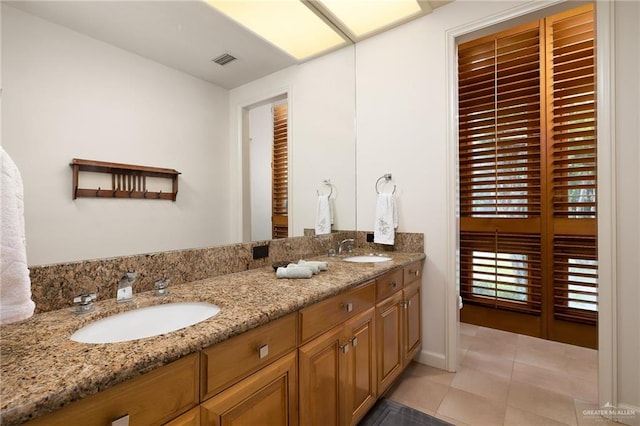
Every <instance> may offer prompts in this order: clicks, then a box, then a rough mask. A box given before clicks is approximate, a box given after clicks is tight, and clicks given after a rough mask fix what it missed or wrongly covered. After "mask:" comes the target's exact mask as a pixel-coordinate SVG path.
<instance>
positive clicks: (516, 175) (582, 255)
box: [458, 5, 597, 347]
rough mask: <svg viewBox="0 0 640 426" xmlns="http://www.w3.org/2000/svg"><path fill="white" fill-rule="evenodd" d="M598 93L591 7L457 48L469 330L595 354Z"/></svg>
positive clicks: (464, 315)
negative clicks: (500, 331)
mask: <svg viewBox="0 0 640 426" xmlns="http://www.w3.org/2000/svg"><path fill="white" fill-rule="evenodd" d="M595 85H596V79H595V25H594V12H593V5H586V6H582V7H580V8H577V9H573V10H570V11H567V12H563V13H560V14H557V15H553V16H550V17H547V18H545V19H543V20H540V21H536V22H533V23H530V24H527V25H522V26H519V27H516V28H513V29H510V30H507V31H503V32H500V33H497V34H493V35H490V36H486V37H483V38H480V39H478V40H473V41H470V42H467V43H463V44H460V45H459V46H458V90H459V92H458V97H459V105H458V107H459V108H458V110H459V129H458V135H459V179H460V181H459V208H460V213H459V214H460V292H461V295H462V297H463V300H464V301H465V308H463V311H462V314H461V315H462V318H463V320H464V319H465V318H466V319H467V320H469V321H470V322H475V323H480V324H481V325H488V326H493V327H498V328H504V329H508V330H509V329H510V330H512V331H518V332H525V333H527V334H533V335H538V336H540V337H546V338H551V339H554V340H561V341H566V342H572V343H578V344H582V345H585V346H592V347H595V345H596V343H597V339H596V336H597V335H596V332H595V327H593V326H594V325H595V324H596V322H597V250H596V248H597V244H596V241H597V240H596V172H597V164H596V92H595V90H596V87H595ZM483 309H484V310H483ZM486 309H489V310H493V311H494V312H498V311H499V312H502V313H499V314H496V316H495V317H493V319H490V314H488V313H487V312H488V311H486ZM465 311H466V312H465ZM505 312H507V313H505ZM527 321H529V325H528V326H522V325H518V326H515V325H513V324H514V323H515V322H523V323H524V322H527ZM583 326H591V328H590V329H587V328H585V327H583ZM587 335H588V336H587ZM585 336H587V337H585Z"/></svg>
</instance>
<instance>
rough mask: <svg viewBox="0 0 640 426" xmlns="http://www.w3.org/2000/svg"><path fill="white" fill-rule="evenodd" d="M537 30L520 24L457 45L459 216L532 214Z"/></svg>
mask: <svg viewBox="0 0 640 426" xmlns="http://www.w3.org/2000/svg"><path fill="white" fill-rule="evenodd" d="M539 32H540V31H539V26H538V25H537V24H535V25H528V26H527V27H525V28H521V29H518V30H516V31H509V32H508V33H507V34H503V35H501V36H500V37H495V38H494V37H490V38H489V39H488V40H487V39H486V38H484V39H481V40H480V41H479V42H475V43H474V42H471V43H470V44H469V43H468V44H466V45H461V46H460V48H459V51H458V67H459V68H458V69H459V74H458V87H459V99H460V105H459V114H460V116H459V122H460V125H459V149H460V153H459V156H460V157H459V165H460V169H459V170H460V171H459V172H460V181H461V182H460V210H461V216H463V217H499V216H501V215H504V216H507V215H508V217H532V216H537V215H539V213H540V47H539V44H540V35H539ZM485 40H486V41H485Z"/></svg>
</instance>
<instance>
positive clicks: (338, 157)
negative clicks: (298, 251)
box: [1, 1, 356, 265]
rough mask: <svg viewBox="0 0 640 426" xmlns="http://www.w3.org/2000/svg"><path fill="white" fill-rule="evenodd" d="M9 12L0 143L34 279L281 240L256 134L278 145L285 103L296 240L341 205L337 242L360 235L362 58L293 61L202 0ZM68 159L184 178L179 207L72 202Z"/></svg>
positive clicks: (18, 7) (284, 199) (289, 232)
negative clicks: (115, 262)
mask: <svg viewBox="0 0 640 426" xmlns="http://www.w3.org/2000/svg"><path fill="white" fill-rule="evenodd" d="M2 11H3V12H2V33H3V34H2V74H1V77H2V84H3V94H2V102H3V103H2V117H3V126H2V137H3V146H4V147H5V149H6V150H7V152H9V154H11V156H12V157H14V160H17V163H18V165H19V166H21V172H22V175H23V180H24V182H25V193H26V194H27V195H26V199H25V202H26V203H28V206H27V207H26V225H27V249H28V261H29V264H30V265H40V264H46V263H58V262H65V261H75V260H84V259H92V258H101V257H111V256H122V255H129V254H137V253H149V252H154V251H166V250H176V249H186V248H190V247H194V248H195V247H206V246H214V245H221V244H230V243H238V242H243V241H255V240H264V239H270V238H271V237H272V236H273V235H270V232H269V231H270V230H271V231H272V229H271V228H272V226H271V223H270V222H271V217H272V216H273V209H272V206H271V204H269V201H271V200H272V198H273V197H272V194H271V192H272V188H271V187H272V183H271V182H270V181H271V179H270V177H271V176H272V175H273V173H272V172H271V162H272V155H271V153H272V151H273V149H272V147H267V148H266V149H265V147H264V146H263V147H258V146H257V144H258V141H257V140H258V139H259V137H258V136H256V135H255V134H254V135H252V134H251V132H250V129H251V128H253V127H258V126H257V124H258V123H259V122H260V120H262V121H263V122H264V123H266V126H267V127H268V129H267V130H266V133H269V132H271V133H273V118H272V116H270V115H269V114H270V111H271V109H272V108H273V107H274V106H277V105H280V104H283V103H284V104H286V106H287V110H288V111H287V112H288V118H287V120H288V134H287V137H286V146H287V150H288V153H287V154H288V158H287V165H286V167H287V182H286V183H287V189H286V195H283V196H281V197H280V201H279V202H280V203H284V205H285V207H286V214H287V229H286V231H285V235H286V236H301V235H303V234H304V233H305V230H312V229H314V225H315V215H316V206H317V201H318V195H319V194H326V193H329V192H330V193H331V204H332V206H333V209H334V224H333V230H352V229H355V228H356V182H355V179H356V169H355V166H356V159H355V150H356V145H355V139H356V131H355V72H354V71H355V48H354V46H353V45H347V46H346V47H342V48H338V49H337V50H334V51H332V52H330V53H327V54H325V55H322V56H319V57H316V58H314V59H311V60H307V61H304V62H297V61H296V60H295V59H293V58H292V57H291V56H289V55H287V54H285V53H284V52H282V51H280V50H279V49H277V48H275V47H274V46H272V45H270V44H269V43H268V42H266V41H264V40H262V39H260V38H259V37H257V36H256V35H254V34H253V33H251V32H249V31H248V30H246V29H244V28H243V27H241V26H240V25H239V24H236V23H235V22H233V21H231V20H230V19H229V18H226V17H225V16H224V15H222V14H221V13H219V12H217V11H216V10H214V9H212V8H211V7H210V6H209V5H207V4H206V3H205V2H204V1H169V2H153V1H152V2H149V1H125V2H115V1H105V2H95V1H74V2H66V1H29V2H20V1H16V2H13V1H9V2H3V5H2ZM219 53H228V54H231V55H234V54H235V56H236V57H237V60H236V61H234V62H232V63H230V64H229V65H225V66H220V65H218V64H216V63H214V62H213V61H212V59H213V58H215V56H216V55H217V54H219ZM148 60H150V61H151V62H149V61H148ZM147 70H150V72H151V74H150V75H149V77H148V78H147V77H146V75H147V74H145V73H146V72H147ZM175 70H178V72H175ZM193 77H196V78H193ZM203 81H209V82H210V83H214V84H216V86H212V85H208V84H206V83H203ZM34 82H35V83H34ZM211 97H214V98H215V101H214V102H210V99H211ZM192 100H195V101H196V102H197V103H198V102H199V103H202V106H201V105H196V106H195V107H194V106H193V102H192ZM261 107H262V108H263V111H262V112H264V111H266V112H267V115H266V116H262V118H260V116H259V113H260V111H261V110H260V108H261ZM199 114H200V115H202V116H203V117H198V115H199ZM252 118H253V119H252ZM197 120H199V121H197ZM194 121H196V122H197V123H198V124H197V126H195V127H196V128H194V126H191V123H192V122H194ZM198 126H199V127H198ZM167 130H168V131H167ZM253 131H257V132H258V133H259V132H265V130H264V129H263V130H255V129H253ZM168 133H171V134H168ZM194 141H196V142H194ZM269 143H272V142H269ZM54 147H55V149H54ZM34 152H38V153H42V155H38V156H33V153H34ZM260 157H263V158H260ZM72 158H86V159H90V160H99V161H112V162H120V163H128V164H140V165H149V166H158V167H169V168H175V169H177V170H179V171H180V172H182V175H181V176H180V190H179V193H178V199H177V201H176V202H175V203H171V202H168V203H165V204H161V203H160V202H156V203H150V202H147V201H145V200H113V199H112V200H106V199H104V200H102V199H101V200H95V199H85V200H80V201H74V200H72V199H71V197H70V195H69V194H70V193H71V190H70V185H71V181H70V173H71V171H70V168H69V167H68V164H69V162H70V161H71V159H72ZM258 160H260V162H261V164H260V165H259V166H258V167H259V168H262V172H258V171H257V170H258V169H254V171H253V172H252V171H251V164H252V163H258V162H259V161H258ZM254 165H255V164H254ZM260 173H264V174H262V175H261V174H260ZM252 178H253V182H252ZM327 182H330V185H328V184H327ZM260 210H263V211H262V212H261V211H260ZM260 215H262V216H260ZM265 224H267V225H266V226H265ZM261 227H262V228H261ZM158 230H162V232H159V231H158ZM282 236H284V235H282Z"/></svg>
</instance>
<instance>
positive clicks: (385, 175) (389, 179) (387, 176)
mask: <svg viewBox="0 0 640 426" xmlns="http://www.w3.org/2000/svg"><path fill="white" fill-rule="evenodd" d="M382 179H384V181H385V183H387V182H389V181H391V173H386V174H384V175H382V176H380V177H379V178H378V180H377V181H376V193H378V194H380V190H379V189H378V184H379V183H380V181H381V180H382ZM395 193H396V184H395V183H394V184H393V192H391V194H395Z"/></svg>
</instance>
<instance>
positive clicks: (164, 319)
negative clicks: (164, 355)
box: [71, 302, 220, 343]
mask: <svg viewBox="0 0 640 426" xmlns="http://www.w3.org/2000/svg"><path fill="white" fill-rule="evenodd" d="M219 312H220V308H219V307H218V306H216V305H214V304H211V303H206V302H181V303H166V304H164V305H155V306H148V307H146V308H140V309H134V310H132V311H127V312H123V313H121V314H117V315H113V316H110V317H107V318H103V319H100V320H97V321H95V322H92V323H91V324H87V325H85V326H84V327H82V328H81V329H79V330H78V331H76V332H75V333H73V334H72V335H71V340H73V341H76V342H80V343H117V342H127V341H130V340H136V339H143V338H145V337H152V336H159V335H160V334H165V333H169V332H171V331H175V330H179V329H181V328H184V327H188V326H190V325H193V324H197V323H199V322H201V321H204V320H206V319H209V318H211V317H213V316H216V315H217V314H218V313H219Z"/></svg>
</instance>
